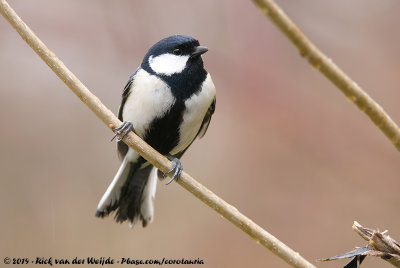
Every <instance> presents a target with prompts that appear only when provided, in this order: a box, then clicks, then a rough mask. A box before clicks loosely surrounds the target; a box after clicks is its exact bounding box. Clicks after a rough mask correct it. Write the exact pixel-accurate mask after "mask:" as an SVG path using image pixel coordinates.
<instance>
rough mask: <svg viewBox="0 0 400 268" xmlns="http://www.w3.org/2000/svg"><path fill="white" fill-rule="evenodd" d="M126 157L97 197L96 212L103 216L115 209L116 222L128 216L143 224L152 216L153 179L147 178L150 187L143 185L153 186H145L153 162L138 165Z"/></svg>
mask: <svg viewBox="0 0 400 268" xmlns="http://www.w3.org/2000/svg"><path fill="white" fill-rule="evenodd" d="M126 160H127V159H124V161H123V163H122V164H121V167H120V170H119V171H118V173H117V175H116V176H115V178H114V180H113V182H112V183H111V185H110V186H109V188H108V189H107V191H106V193H105V194H104V196H103V198H102V199H101V201H100V203H99V205H98V207H97V212H96V216H97V217H101V218H103V217H105V216H108V215H109V214H110V213H111V212H113V211H114V210H115V211H116V213H115V220H116V221H117V222H124V221H126V220H129V221H130V222H131V224H134V223H136V222H137V221H138V220H141V221H142V224H143V226H146V225H147V224H148V222H149V221H151V220H152V218H153V203H152V198H154V194H155V185H154V183H153V182H150V183H149V184H150V185H149V186H150V187H147V188H151V189H153V188H154V190H151V189H147V190H146V186H147V185H148V180H149V176H150V173H151V170H152V168H153V166H152V165H150V164H148V166H146V167H144V168H139V169H138V168H137V167H138V166H139V163H132V162H129V161H126ZM144 193H145V196H144ZM149 193H150V194H149ZM148 199H150V201H149V200H148Z"/></svg>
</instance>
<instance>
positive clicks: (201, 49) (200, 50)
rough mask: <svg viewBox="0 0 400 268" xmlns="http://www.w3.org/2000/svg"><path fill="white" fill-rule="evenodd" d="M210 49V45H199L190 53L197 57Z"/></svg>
mask: <svg viewBox="0 0 400 268" xmlns="http://www.w3.org/2000/svg"><path fill="white" fill-rule="evenodd" d="M207 51H208V47H203V46H197V47H195V49H194V51H193V52H192V54H191V55H190V56H191V57H196V56H200V55H201V54H204V53H206V52H207Z"/></svg>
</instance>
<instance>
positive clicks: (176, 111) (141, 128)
mask: <svg viewBox="0 0 400 268" xmlns="http://www.w3.org/2000/svg"><path fill="white" fill-rule="evenodd" d="M207 51H208V48H207V47H205V46H200V43H199V41H198V40H197V39H195V38H193V37H190V36H186V35H173V36H169V37H166V38H164V39H162V40H160V41H159V42H157V43H156V44H154V45H153V46H152V47H151V48H150V49H149V50H148V52H147V53H146V55H145V56H144V58H143V61H142V63H141V65H140V66H139V67H138V68H137V69H136V71H135V72H134V73H133V74H132V75H131V76H129V79H128V82H127V83H126V86H125V87H124V90H123V92H122V101H121V104H120V107H119V110H118V119H119V120H121V121H122V122H123V123H122V124H121V126H120V127H118V128H115V129H114V131H115V134H114V137H113V138H115V137H116V136H118V137H119V138H118V139H117V151H118V156H119V158H120V160H121V165H120V167H119V169H118V171H117V174H116V175H115V177H114V178H113V180H112V182H111V184H110V185H109V187H108V188H107V190H106V192H105V193H104V195H103V196H102V198H101V200H100V202H99V204H98V206H97V210H96V214H95V215H96V216H97V217H100V218H103V217H106V216H108V215H110V214H111V213H115V215H114V217H115V221H116V222H118V223H122V222H125V221H128V222H129V224H130V226H131V227H133V226H134V225H135V224H136V223H137V222H138V221H141V222H142V226H143V227H146V226H147V225H148V224H149V223H151V222H152V221H153V219H154V198H155V192H156V185H157V180H158V179H160V180H161V179H163V178H164V177H165V176H166V175H172V176H171V179H170V180H169V181H168V183H167V184H169V183H170V182H171V181H172V180H174V179H179V176H180V174H181V172H182V169H183V168H182V164H181V162H180V158H181V157H182V155H183V154H184V153H185V151H186V150H187V149H188V147H189V146H190V145H191V144H192V143H193V141H194V140H195V139H196V138H201V137H203V136H204V134H205V133H206V131H207V129H208V126H209V124H210V120H211V117H212V115H213V113H214V111H215V106H216V89H215V86H214V83H213V81H212V79H211V75H210V74H209V73H208V72H207V71H206V70H205V68H204V63H203V60H202V55H203V54H204V53H206V52H207ZM130 131H134V132H135V133H136V134H137V135H138V136H139V137H140V138H142V139H143V140H144V141H145V142H147V143H148V144H149V145H150V146H152V147H153V148H154V149H156V150H157V151H158V152H159V153H161V154H163V155H165V156H166V157H168V159H170V160H171V161H172V162H173V168H172V169H171V170H170V171H169V172H167V173H166V174H163V173H162V172H160V171H158V170H157V169H156V168H155V167H154V166H153V165H152V164H151V163H149V162H148V161H147V160H145V159H144V158H143V157H142V156H140V155H139V154H138V153H137V152H136V151H134V150H133V149H131V148H129V147H128V146H127V145H126V144H125V143H124V142H123V141H122V140H121V138H123V137H124V136H125V135H127V134H128V133H129V132H130Z"/></svg>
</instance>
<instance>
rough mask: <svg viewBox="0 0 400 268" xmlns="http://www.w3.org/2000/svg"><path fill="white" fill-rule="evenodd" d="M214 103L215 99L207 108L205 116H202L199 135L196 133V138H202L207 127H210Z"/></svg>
mask: <svg viewBox="0 0 400 268" xmlns="http://www.w3.org/2000/svg"><path fill="white" fill-rule="evenodd" d="M216 102H217V100H216V98H214V100H213V102H212V103H211V105H210V107H209V108H208V111H207V113H206V115H205V116H204V119H203V122H202V123H201V127H200V130H199V133H197V137H199V138H202V137H203V136H204V134H206V132H207V129H208V126H209V125H210V121H211V117H212V115H213V114H214V111H215V105H216Z"/></svg>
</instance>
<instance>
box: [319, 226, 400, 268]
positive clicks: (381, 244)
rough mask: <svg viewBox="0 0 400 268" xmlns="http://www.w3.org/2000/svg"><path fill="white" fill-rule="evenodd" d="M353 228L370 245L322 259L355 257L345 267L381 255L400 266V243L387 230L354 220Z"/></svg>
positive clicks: (353, 266)
mask: <svg viewBox="0 0 400 268" xmlns="http://www.w3.org/2000/svg"><path fill="white" fill-rule="evenodd" d="M352 229H353V230H354V231H355V232H356V233H357V234H359V235H360V236H361V237H362V238H364V239H365V240H367V241H368V245H367V246H364V247H361V248H357V249H355V250H353V251H350V252H346V253H344V254H341V255H337V256H335V257H331V258H327V259H321V261H333V260H339V259H346V258H353V259H352V260H351V261H350V262H349V263H347V264H346V265H345V266H344V268H358V267H360V265H361V263H362V262H363V260H364V259H365V257H367V256H374V257H380V258H381V259H383V260H385V261H387V262H389V263H390V264H392V265H394V266H395V267H400V245H399V244H398V243H397V242H396V241H395V240H394V239H393V238H391V237H390V236H388V235H387V231H384V232H380V231H379V230H373V229H369V228H365V227H363V226H361V225H360V224H359V223H358V222H356V221H355V222H354V224H353V226H352Z"/></svg>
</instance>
